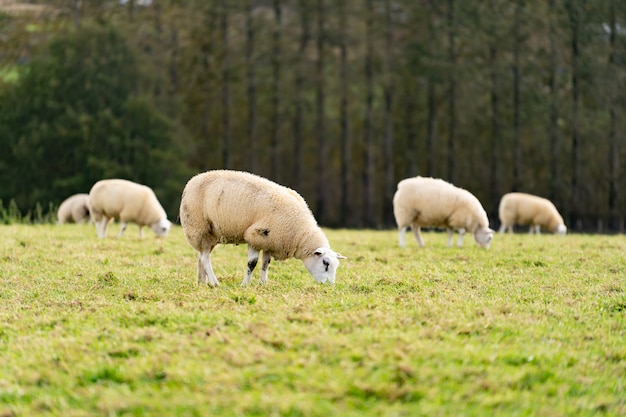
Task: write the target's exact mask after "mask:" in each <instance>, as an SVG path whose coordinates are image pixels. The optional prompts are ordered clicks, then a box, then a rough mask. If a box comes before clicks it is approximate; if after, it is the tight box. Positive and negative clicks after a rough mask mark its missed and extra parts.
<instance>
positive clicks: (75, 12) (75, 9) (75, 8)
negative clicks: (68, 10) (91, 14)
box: [72, 0, 80, 28]
mask: <svg viewBox="0 0 626 417" xmlns="http://www.w3.org/2000/svg"><path fill="white" fill-rule="evenodd" d="M79 3H80V2H79V0H73V1H72V19H73V21H74V27H75V28H77V27H79V26H80V4H79Z"/></svg>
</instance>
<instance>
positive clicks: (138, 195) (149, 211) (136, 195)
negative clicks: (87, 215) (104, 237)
mask: <svg viewBox="0 0 626 417" xmlns="http://www.w3.org/2000/svg"><path fill="white" fill-rule="evenodd" d="M89 204H90V205H91V210H92V214H93V215H94V220H97V219H99V218H101V217H102V216H105V217H108V218H117V219H119V220H121V221H122V222H133V223H136V224H138V225H140V226H146V225H148V226H149V225H152V224H155V223H158V222H159V221H161V220H162V219H166V218H167V215H166V213H165V210H164V209H163V207H162V206H161V204H160V203H159V200H158V199H157V197H156V195H155V194H154V191H152V189H151V188H150V187H148V186H145V185H141V184H137V183H135V182H132V181H127V180H122V179H109V180H101V181H98V182H97V183H95V184H94V186H93V187H92V188H91V191H90V192H89Z"/></svg>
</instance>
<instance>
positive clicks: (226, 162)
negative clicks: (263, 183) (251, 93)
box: [220, 0, 232, 169]
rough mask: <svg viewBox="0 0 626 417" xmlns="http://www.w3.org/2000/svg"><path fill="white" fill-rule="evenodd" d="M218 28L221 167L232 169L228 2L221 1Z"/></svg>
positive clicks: (225, 0)
mask: <svg viewBox="0 0 626 417" xmlns="http://www.w3.org/2000/svg"><path fill="white" fill-rule="evenodd" d="M221 6H222V7H221V16H220V18H221V19H220V26H221V30H222V128H223V138H224V143H223V145H222V146H223V147H222V165H223V167H224V168H226V169H231V168H232V154H231V141H232V138H231V130H230V100H231V97H230V56H229V53H228V48H229V39H228V0H222V4H221Z"/></svg>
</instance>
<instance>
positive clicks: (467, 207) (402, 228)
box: [393, 176, 493, 248]
mask: <svg viewBox="0 0 626 417" xmlns="http://www.w3.org/2000/svg"><path fill="white" fill-rule="evenodd" d="M393 213H394V215H395V218H396V223H397V225H398V230H399V243H400V246H401V247H404V246H405V242H404V235H405V233H406V231H407V229H408V228H409V227H410V228H412V229H413V233H414V234H415V239H416V240H417V243H418V244H419V246H424V240H423V239H422V234H421V227H422V226H434V227H445V228H446V229H447V231H448V246H451V245H452V234H453V233H454V230H458V231H459V240H458V243H457V244H458V246H461V245H463V235H464V234H465V231H469V232H470V233H473V234H474V240H476V243H478V245H480V246H481V247H484V248H489V245H490V244H491V239H492V238H493V230H491V229H490V228H489V219H488V218H487V213H486V212H485V209H484V208H483V206H482V205H481V204H480V201H478V199H477V198H476V197H475V196H474V195H473V194H472V193H470V192H469V191H467V190H464V189H462V188H458V187H455V186H454V185H452V184H450V183H448V182H446V181H444V180H441V179H438V178H427V177H419V176H418V177H414V178H407V179H404V180H402V181H400V182H399V183H398V190H397V191H396V194H395V195H394V197H393Z"/></svg>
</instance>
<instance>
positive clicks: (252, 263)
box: [241, 245, 259, 285]
mask: <svg viewBox="0 0 626 417" xmlns="http://www.w3.org/2000/svg"><path fill="white" fill-rule="evenodd" d="M258 261H259V251H258V250H256V249H254V248H253V247H251V246H250V245H248V270H247V271H246V276H245V277H244V278H243V282H242V283H241V285H248V284H249V283H250V280H251V279H252V271H254V268H256V264H257V262H258Z"/></svg>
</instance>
